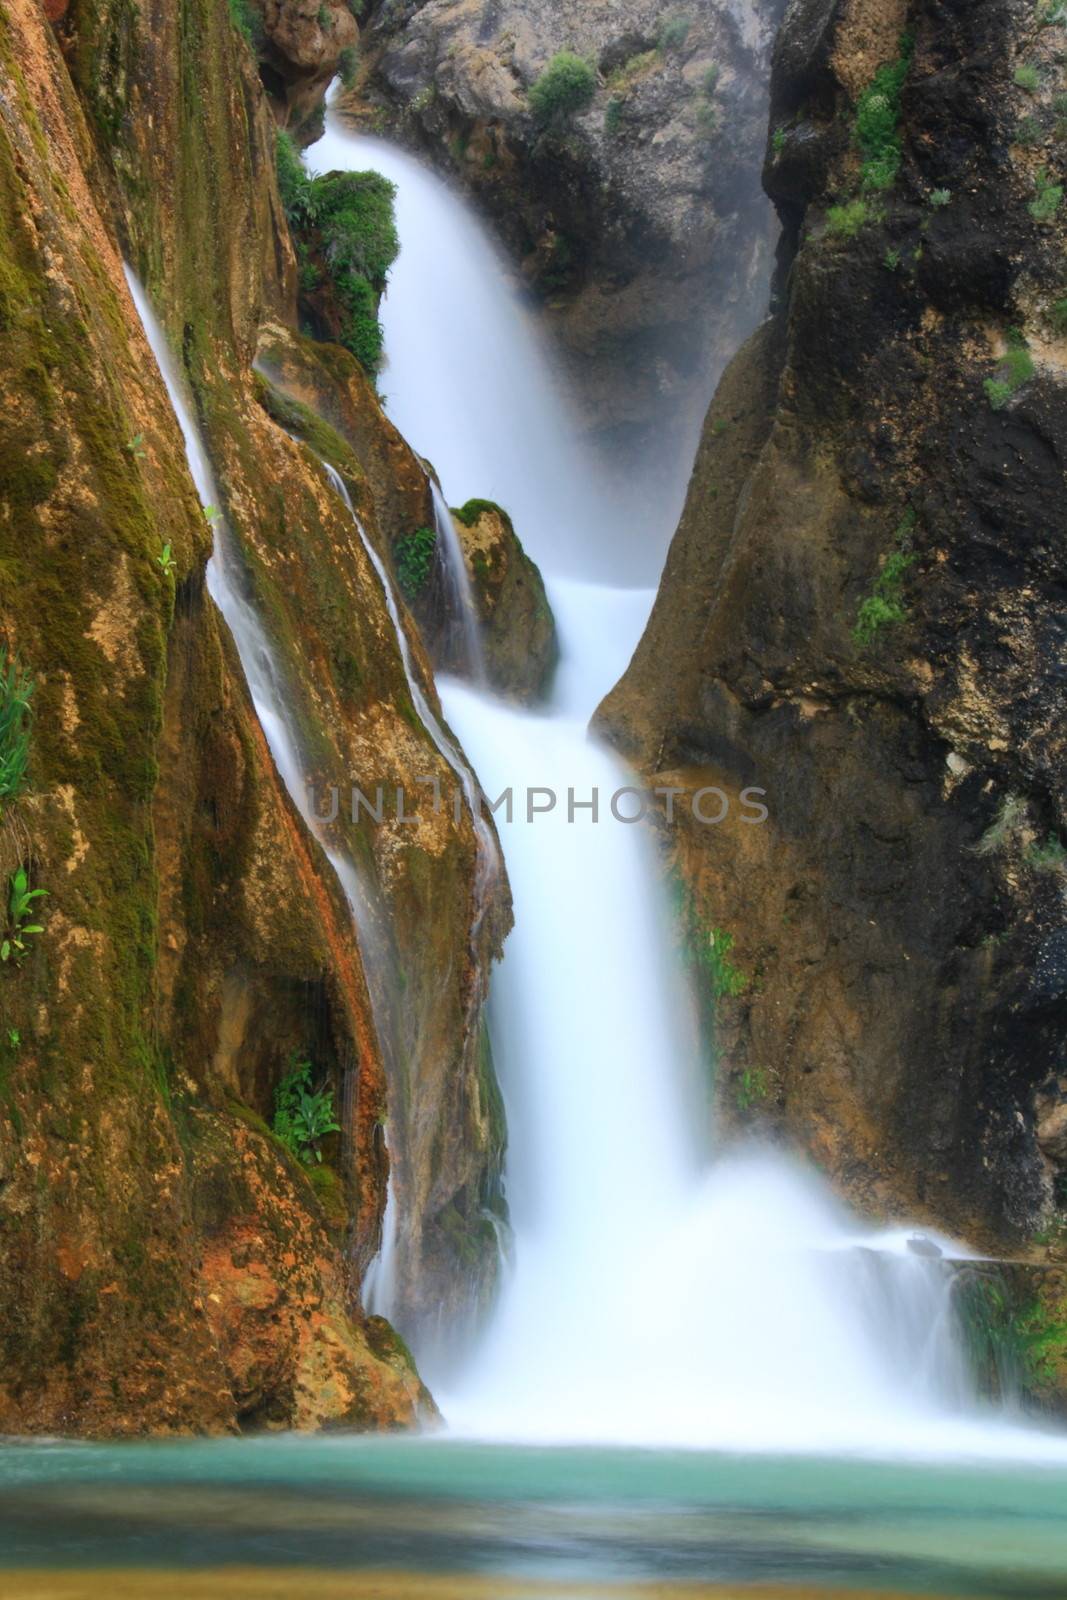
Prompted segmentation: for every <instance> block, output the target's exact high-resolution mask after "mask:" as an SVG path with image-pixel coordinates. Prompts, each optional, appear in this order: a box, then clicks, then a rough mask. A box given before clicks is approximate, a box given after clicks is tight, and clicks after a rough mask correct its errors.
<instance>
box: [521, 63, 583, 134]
mask: <svg viewBox="0 0 1067 1600" xmlns="http://www.w3.org/2000/svg"><path fill="white" fill-rule="evenodd" d="M595 93H596V72H595V70H594V68H593V67H592V65H591V64H590V63H589V62H588V61H587V60H586V59H585V57H584V56H579V55H576V54H575V53H574V51H573V50H560V51H559V52H558V53H557V54H556V55H554V56H553V57H552V60H551V61H550V62H549V63H548V65H547V67H546V68H545V70H544V71H543V72H542V74H541V76H540V77H539V78H538V79H537V81H536V83H534V84H533V85H532V86H531V88H530V110H531V111H532V112H533V115H534V118H535V120H536V121H537V122H538V123H540V125H541V126H542V127H543V128H547V127H549V126H551V125H559V124H561V123H563V122H566V121H567V120H568V119H569V118H570V117H573V116H574V115H575V114H576V113H577V112H579V111H584V110H585V108H586V106H588V105H589V104H590V102H591V101H592V99H593V96H594V94H595Z"/></svg>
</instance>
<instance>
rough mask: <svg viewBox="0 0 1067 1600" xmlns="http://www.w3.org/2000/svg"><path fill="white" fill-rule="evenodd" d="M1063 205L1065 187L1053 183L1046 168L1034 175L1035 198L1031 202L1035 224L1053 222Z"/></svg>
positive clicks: (1031, 212) (1039, 169)
mask: <svg viewBox="0 0 1067 1600" xmlns="http://www.w3.org/2000/svg"><path fill="white" fill-rule="evenodd" d="M1062 204H1063V185H1062V183H1053V181H1052V179H1051V178H1050V177H1049V175H1048V171H1047V169H1046V168H1045V167H1038V169H1037V171H1036V172H1035V173H1034V198H1033V199H1032V200H1031V202H1030V215H1031V216H1032V217H1033V219H1034V221H1035V222H1051V221H1052V219H1053V217H1054V216H1055V215H1056V213H1057V211H1058V210H1059V209H1060V206H1061V205H1062Z"/></svg>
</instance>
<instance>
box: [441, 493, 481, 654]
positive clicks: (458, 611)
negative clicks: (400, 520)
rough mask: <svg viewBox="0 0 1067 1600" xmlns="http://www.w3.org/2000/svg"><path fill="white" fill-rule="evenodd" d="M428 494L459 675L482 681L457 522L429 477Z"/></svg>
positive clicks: (477, 632) (477, 633) (475, 622)
mask: <svg viewBox="0 0 1067 1600" xmlns="http://www.w3.org/2000/svg"><path fill="white" fill-rule="evenodd" d="M430 493H431V495H432V497H433V521H434V530H435V532H436V534H437V538H438V542H439V544H440V548H441V553H442V566H443V569H444V572H445V574H446V576H447V579H448V586H449V590H450V595H449V599H450V600H451V603H452V610H453V613H454V615H455V619H456V627H457V629H458V631H459V635H460V648H459V649H458V651H457V650H455V649H453V656H454V664H455V667H456V670H457V671H459V673H460V676H461V677H463V678H466V679H467V680H468V682H470V683H484V682H485V655H484V652H483V650H482V640H481V632H480V629H479V625H478V615H477V612H476V610H475V606H474V595H473V593H472V591H471V580H470V573H469V572H468V571H467V563H466V561H465V560H464V556H463V550H462V547H461V545H460V542H459V535H458V534H457V532H456V525H455V523H454V522H453V521H452V514H451V512H450V511H449V509H448V506H447V505H446V504H445V497H444V495H443V494H442V493H441V490H440V489H439V488H438V486H437V484H436V483H435V482H434V480H433V479H432V478H431V479H430Z"/></svg>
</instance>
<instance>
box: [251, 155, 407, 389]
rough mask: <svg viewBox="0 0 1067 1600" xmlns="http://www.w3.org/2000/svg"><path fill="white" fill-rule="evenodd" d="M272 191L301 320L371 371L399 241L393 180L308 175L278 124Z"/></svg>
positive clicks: (372, 174)
mask: <svg viewBox="0 0 1067 1600" xmlns="http://www.w3.org/2000/svg"><path fill="white" fill-rule="evenodd" d="M276 162H277V170H278V191H279V194H280V195H281V199H282V204H283V206H284V207H285V214H286V217H287V218H288V220H289V226H290V228H291V229H292V232H293V240H294V243H295V245H296V251H297V259H298V262H299V285H300V305H301V311H302V313H303V316H304V320H305V321H306V322H307V323H309V324H310V326H311V328H312V330H313V331H314V332H315V333H317V334H318V335H319V336H320V337H322V338H326V339H332V340H336V342H337V343H338V344H341V345H343V346H344V347H345V349H346V350H348V351H350V352H351V354H352V355H354V356H355V357H356V360H357V361H358V362H359V363H360V365H361V366H362V367H363V369H364V371H365V372H367V373H370V374H371V375H373V374H374V373H376V372H377V370H378V368H379V366H380V365H381V360H382V328H381V323H380V322H379V321H378V307H379V304H380V302H381V297H382V295H383V293H384V292H385V283H386V278H387V276H388V272H389V268H390V267H391V266H392V264H393V262H394V261H395V260H396V257H397V254H398V252H399V249H400V240H399V238H398V236H397V231H396V219H395V216H394V211H393V201H394V199H395V196H396V185H395V184H393V183H390V181H389V179H388V178H383V177H382V175H381V174H380V173H378V172H329V173H325V174H323V175H322V176H320V177H318V178H310V177H309V176H308V174H307V173H306V171H305V170H304V166H303V163H302V161H301V159H300V156H299V155H298V153H297V151H296V148H295V146H294V145H293V142H292V140H291V138H290V137H289V135H288V134H287V133H285V132H283V131H281V130H279V132H278V135H277V151H276Z"/></svg>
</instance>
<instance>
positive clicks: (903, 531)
mask: <svg viewBox="0 0 1067 1600" xmlns="http://www.w3.org/2000/svg"><path fill="white" fill-rule="evenodd" d="M944 17H945V13H944V9H943V7H942V6H941V5H939V4H938V3H937V0H915V3H913V4H911V5H909V6H908V7H907V25H908V28H909V30H910V32H911V34H912V37H911V39H910V40H908V41H905V42H904V43H903V44H902V41H901V37H900V30H901V27H902V26H903V24H904V12H903V8H901V7H888V6H886V7H875V6H860V7H853V6H848V7H846V6H828V5H826V4H824V3H822V0H794V3H793V4H791V5H790V6H789V7H788V9H787V11H786V12H785V15H784V19H783V25H782V29H781V31H780V34H779V38H778V42H777V45H776V49H775V67H774V74H773V78H772V85H771V117H770V126H771V128H772V129H778V128H784V129H785V130H786V133H785V137H784V139H783V140H782V141H780V143H781V149H780V150H778V149H775V148H774V141H773V139H772V141H771V148H770V150H769V159H768V165H767V168H766V182H767V184H768V187H769V189H770V191H771V193H772V195H773V197H774V199H775V201H776V203H777V204H778V207H779V212H780V216H781V220H782V224H783V229H784V236H783V245H782V254H781V258H780V260H781V273H780V279H779V290H780V299H779V301H778V304H777V307H776V311H775V314H774V315H773V316H772V317H771V319H770V320H769V321H768V322H767V323H766V325H765V326H764V327H763V328H761V330H760V331H759V332H758V333H757V334H756V335H755V336H754V338H753V339H751V340H750V341H749V342H748V344H747V345H746V346H745V347H744V348H743V349H742V350H741V351H740V353H739V354H738V356H737V357H736V359H735V361H734V362H733V363H732V364H731V366H730V368H729V369H728V371H727V373H726V375H725V376H724V378H723V380H722V382H721V383H720V386H719V390H718V393H717V395H716V397H715V399H714V401H713V403H712V407H711V410H710V411H709V414H708V418H707V422H706V425H705V431H704V435H703V439H702V442H701V445H700V449H699V452H698V455H697V460H696V465H695V469H694V472H693V476H692V480H691V483H690V488H689V494H688V499H687V504H686V507H685V511H684V513H683V516H682V520H681V523H680V525H679V528H678V531H677V534H676V536H675V539H674V542H673V544H672V546H671V550H670V553H669V555H668V558H667V562H666V566H665V569H664V576H663V582H662V585H661V588H660V592H659V595H658V597H657V600H656V603H655V605H654V607H653V610H652V614H651V618H650V621H649V625H648V628H647V630H646V633H645V635H644V638H643V639H642V641H641V643H640V644H639V646H638V648H637V650H636V652H635V654H634V658H633V661H632V663H631V665H630V667H629V669H628V670H627V672H626V674H625V675H624V677H623V679H622V681H621V683H620V684H619V685H618V686H617V687H616V688H615V689H614V690H613V691H612V692H611V694H610V695H609V696H608V698H607V700H606V701H605V703H604V705H603V706H602V707H601V710H600V712H599V714H598V718H597V725H598V726H599V727H600V728H601V729H602V730H603V731H604V732H606V733H607V734H608V735H609V736H610V737H611V738H612V739H613V740H614V741H615V743H616V744H617V745H618V746H619V748H620V749H621V750H622V752H623V753H624V754H625V755H626V756H627V757H629V758H630V759H631V760H632V761H634V762H635V763H636V764H637V765H638V766H639V768H640V769H641V770H642V771H643V773H644V774H645V776H646V780H647V781H648V782H649V784H650V785H653V784H654V785H658V786H667V785H677V786H678V787H679V788H680V789H681V790H682V792H683V795H684V794H686V793H688V792H689V791H691V790H692V789H693V788H694V786H695V785H696V784H697V783H706V782H715V783H717V784H719V785H720V786H721V787H722V788H723V789H724V790H725V791H727V792H728V793H729V794H731V795H734V796H736V795H738V794H739V793H740V792H741V791H742V790H743V789H744V788H745V786H746V785H750V784H755V785H758V786H759V787H760V788H761V789H764V790H765V791H766V794H765V796H764V797H763V798H764V803H765V804H766V806H767V808H768V811H769V817H768V820H767V821H766V822H765V823H763V824H762V825H761V826H744V825H741V823H740V818H739V814H738V810H737V808H736V807H735V809H734V813H733V820H732V821H731V820H730V819H728V820H727V821H726V822H724V824H723V825H722V826H719V827H699V826H695V825H693V824H692V823H691V822H690V821H688V820H687V808H686V806H685V803H684V801H683V800H681V799H680V800H678V802H677V803H676V805H675V808H674V809H675V815H676V818H677V819H678V820H677V821H676V823H675V826H674V828H673V829H670V830H666V838H667V840H668V844H669V850H670V854H671V856H672V858H673V860H674V862H675V863H676V865H677V867H678V870H679V871H680V872H681V874H682V876H683V878H684V879H685V881H686V882H687V883H688V884H689V886H690V888H691V891H692V893H693V895H694V897H695V899H696V901H697V904H698V906H699V909H700V913H701V919H702V923H703V925H704V926H706V927H713V926H725V927H727V928H728V929H729V930H730V931H731V932H733V933H734V934H735V937H736V941H737V943H736V947H735V949H734V950H732V951H731V952H730V959H731V961H732V962H733V963H734V964H735V965H736V966H737V967H739V968H740V969H741V970H742V971H743V972H745V973H747V974H749V975H751V978H752V981H751V983H750V986H749V988H748V989H747V990H746V992H745V994H744V996H743V997H740V998H739V1000H738V1001H737V1002H736V1003H735V1004H734V1005H733V1006H732V1007H725V1006H724V1007H723V1008H722V1010H723V1017H722V1020H721V1026H722V1027H723V1028H724V1029H725V1030H726V1031H725V1035H724V1038H723V1040H722V1053H723V1057H724V1059H725V1060H727V1061H729V1063H730V1071H731V1075H732V1076H736V1077H737V1078H738V1079H742V1078H743V1075H744V1074H746V1073H749V1074H755V1073H758V1072H763V1073H765V1074H766V1078H767V1082H768V1083H769V1084H771V1085H773V1086H774V1091H775V1092H774V1095H773V1096H768V1098H767V1101H766V1102H765V1108H766V1110H767V1113H768V1114H772V1113H773V1116H774V1118H775V1120H776V1122H777V1123H778V1124H779V1125H780V1126H781V1128H782V1131H783V1134H784V1136H786V1137H788V1138H789V1139H790V1140H792V1141H795V1142H796V1143H798V1144H800V1145H801V1146H803V1147H805V1148H806V1149H807V1150H808V1151H809V1152H810V1153H811V1155H812V1156H813V1158H814V1159H815V1160H817V1161H818V1162H819V1164H820V1166H821V1167H822V1168H823V1169H824V1170H825V1171H827V1172H828V1173H829V1174H830V1175H832V1177H833V1178H834V1180H835V1181H836V1182H837V1183H838V1184H839V1185H840V1187H841V1188H842V1190H843V1191H844V1192H846V1193H847V1194H849V1195H850V1196H851V1198H852V1199H853V1200H854V1201H855V1202H856V1203H857V1204H858V1205H860V1206H862V1207H865V1208H871V1209H874V1210H876V1211H878V1212H880V1213H881V1214H883V1215H885V1214H897V1215H899V1214H901V1213H905V1214H907V1213H911V1214H913V1215H914V1214H919V1215H923V1216H927V1217H929V1218H930V1219H931V1220H935V1219H936V1220H937V1221H938V1222H940V1223H941V1224H942V1225H947V1226H948V1227H949V1228H950V1229H951V1230H953V1231H956V1232H958V1233H959V1234H961V1235H962V1236H965V1237H971V1238H973V1239H975V1240H976V1241H985V1242H987V1243H988V1244H989V1245H990V1246H992V1247H997V1246H999V1248H1000V1249H1001V1250H1007V1249H1011V1250H1017V1249H1018V1248H1020V1246H1021V1245H1023V1244H1024V1243H1026V1242H1027V1241H1029V1240H1030V1239H1031V1237H1032V1236H1033V1234H1034V1232H1035V1230H1037V1229H1038V1228H1040V1227H1041V1226H1042V1225H1043V1223H1044V1222H1045V1220H1046V1219H1047V1218H1048V1216H1049V1214H1050V1212H1051V1211H1052V1210H1053V1208H1054V1207H1055V1205H1056V1204H1057V1203H1058V1200H1057V1197H1058V1196H1062V1195H1063V1193H1064V1192H1067V1141H1065V1140H1063V1139H1062V1138H1061V1137H1060V1136H1059V1135H1058V1134H1057V1133H1056V1129H1055V1122H1054V1117H1053V1111H1052V1110H1049V1111H1047V1112H1046V1110H1045V1109H1044V1103H1045V1098H1046V1096H1047V1095H1048V1093H1049V1086H1050V1083H1051V1084H1052V1085H1055V1083H1056V1082H1058V1077H1059V1076H1062V1073H1060V1072H1059V1068H1058V1065H1057V1064H1058V1063H1059V1062H1060V1060H1061V1057H1062V1020H1059V1021H1057V1019H1062V1016H1063V1015H1064V1011H1065V1007H1067V939H1065V937H1064V929H1063V881H1064V880H1063V872H1062V867H1061V864H1060V862H1059V857H1058V848H1057V847H1058V846H1062V845H1063V843H1064V841H1065V840H1067V810H1065V807H1067V797H1065V789H1064V784H1063V773H1064V772H1065V771H1067V742H1065V741H1067V723H1065V720H1064V717H1063V706H1062V681H1061V679H1062V612H1063V600H1062V597H1063V585H1064V580H1065V554H1064V546H1063V540H1062V538H1060V537H1059V535H1058V534H1056V533H1054V532H1051V531H1050V530H1055V529H1058V528H1060V527H1061V526H1062V524H1063V478H1062V462H1063V460H1064V459H1067V381H1065V377H1064V364H1063V361H1062V359H1061V355H1062V352H1061V351H1059V350H1057V348H1056V345H1055V340H1056V338H1057V337H1058V332H1057V330H1058V329H1059V332H1062V328H1061V327H1059V322H1058V318H1059V313H1058V312H1057V309H1056V308H1057V305H1058V303H1059V302H1060V301H1061V300H1062V297H1063V294H1064V272H1063V259H1064V249H1065V246H1067V217H1065V216H1064V208H1063V207H1062V206H1061V205H1059V204H1058V203H1057V201H1056V195H1055V191H1056V190H1057V189H1058V188H1059V187H1060V186H1061V183H1062V179H1063V174H1062V171H1061V169H1060V168H1059V166H1057V165H1055V164H1053V163H1052V161H1051V160H1044V161H1043V163H1042V162H1040V161H1039V159H1038V157H1037V156H1036V154H1035V153H1034V152H1033V151H1032V150H1030V149H1028V148H1027V147H1026V146H1022V145H1018V144H1013V145H1010V146H1009V145H1008V144H1007V143H1006V142H1005V130H1006V129H1010V128H1012V127H1014V124H1015V121H1016V119H1017V117H1018V113H1019V104H1020V90H1019V87H1018V86H1017V84H1016V83H1015V82H1014V81H1013V75H1014V70H1015V66H1016V65H1017V64H1018V62H1019V60H1020V58H1021V57H1022V56H1024V55H1025V57H1026V58H1027V59H1029V58H1030V57H1031V56H1033V57H1034V59H1035V61H1036V63H1037V65H1038V66H1039V67H1040V86H1039V89H1038V91H1037V92H1036V95H1035V102H1034V103H1033V104H1032V106H1031V109H1032V110H1034V112H1035V114H1041V115H1044V114H1045V109H1046V101H1047V109H1048V110H1049V111H1052V104H1051V102H1052V98H1053V96H1054V94H1055V92H1056V88H1057V85H1058V80H1059V75H1060V74H1059V69H1058V68H1057V67H1056V62H1055V52H1056V50H1057V49H1058V48H1060V46H1061V44H1062V37H1061V35H1060V33H1059V30H1056V29H1043V30H1040V31H1039V32H1038V33H1037V34H1035V33H1034V31H1033V11H1032V8H1031V7H1028V6H1024V7H1022V8H1020V9H1014V8H1011V7H1006V6H1003V5H1001V4H999V3H995V0H974V3H972V4H968V5H966V6H964V7H962V8H957V9H956V10H955V11H954V13H953V17H954V20H953V24H952V27H951V29H949V30H947V31H946V29H945V26H944ZM948 81H951V82H952V83H953V85H954V94H955V95H956V96H958V100H957V101H956V103H957V104H959V105H966V106H967V108H968V137H967V139H966V140H965V141H960V140H957V139H955V138H954V137H952V136H951V135H950V134H949V132H948V131H947V128H946V124H945V120H944V118H945V109H944V107H945V102H944V98H943V86H944V84H945V83H946V82H948ZM939 192H942V193H944V194H948V195H949V196H950V197H951V200H950V203H948V204H945V205H932V204H931V203H930V199H931V196H933V195H935V194H937V193H939ZM1042 197H1047V198H1042ZM1035 202H1038V203H1037V206H1036V211H1035ZM835 208H840V209H838V210H837V211H836V213H835ZM861 208H862V209H861ZM861 214H862V217H863V221H862V225H860V226H858V227H855V228H853V226H852V224H853V222H854V221H855V220H856V219H857V218H858V217H859V216H860V215H861ZM835 215H836V216H841V217H842V219H843V220H846V221H847V223H848V226H847V227H837V228H836V229H835V227H834V225H833V222H834V218H835ZM828 220H829V221H830V226H827V222H828ZM847 234H851V237H845V235H847ZM887 269H888V270H887ZM990 383H992V384H994V385H997V387H995V388H993V389H992V390H990V388H989V387H988V385H989V384H990ZM707 774H713V775H714V776H712V777H709V776H707ZM1006 797H1010V800H1011V804H1010V806H1009V805H1008V803H1007V799H1006ZM665 828H666V824H665ZM961 1018H966V1024H965V1026H962V1027H961V1025H960V1019H961ZM757 1081H758V1080H756V1079H752V1080H750V1082H757ZM761 1114H762V1110H761ZM1057 1115H1058V1113H1057ZM1042 1130H1043V1131H1042Z"/></svg>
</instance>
